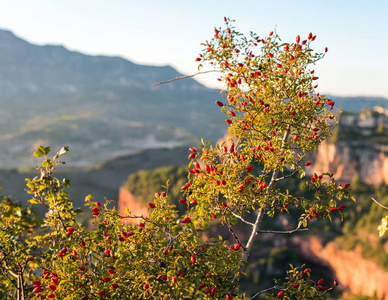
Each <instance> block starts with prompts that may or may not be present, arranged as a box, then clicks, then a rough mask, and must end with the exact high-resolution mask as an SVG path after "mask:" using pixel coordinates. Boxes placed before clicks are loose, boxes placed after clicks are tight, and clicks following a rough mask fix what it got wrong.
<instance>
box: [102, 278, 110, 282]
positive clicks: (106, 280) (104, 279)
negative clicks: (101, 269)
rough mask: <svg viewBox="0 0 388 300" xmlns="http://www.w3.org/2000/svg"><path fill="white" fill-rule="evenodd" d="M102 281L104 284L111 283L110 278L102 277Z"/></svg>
mask: <svg viewBox="0 0 388 300" xmlns="http://www.w3.org/2000/svg"><path fill="white" fill-rule="evenodd" d="M102 280H103V281H105V282H109V281H111V280H112V279H111V278H110V277H103V278H102Z"/></svg>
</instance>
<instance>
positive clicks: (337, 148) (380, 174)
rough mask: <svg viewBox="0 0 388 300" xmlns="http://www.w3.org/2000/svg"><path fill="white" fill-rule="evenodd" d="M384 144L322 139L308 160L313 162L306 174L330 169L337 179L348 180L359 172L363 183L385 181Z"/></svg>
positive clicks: (387, 176) (387, 178)
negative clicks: (333, 142) (335, 141)
mask: <svg viewBox="0 0 388 300" xmlns="http://www.w3.org/2000/svg"><path fill="white" fill-rule="evenodd" d="M386 148H387V147H386V146H382V145H377V144H361V143H356V144H354V145H353V144H350V143H346V142H338V143H336V144H330V143H328V142H323V143H322V144H321V145H320V146H319V147H318V150H317V151H316V152H315V153H314V154H312V155H311V156H310V158H309V160H310V161H311V162H312V163H313V164H312V166H311V167H310V168H308V169H307V170H306V171H307V172H308V173H309V175H311V174H313V173H317V174H321V173H323V172H330V173H332V174H333V175H334V178H335V179H336V180H339V181H342V182H351V181H352V179H353V177H354V176H355V175H356V174H358V175H359V176H360V179H361V181H362V182H365V183H367V184H371V185H374V186H378V185H380V184H381V183H382V182H385V183H386V184H388V156H387V154H386V152H387V150H388V149H386Z"/></svg>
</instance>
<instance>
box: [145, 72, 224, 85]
mask: <svg viewBox="0 0 388 300" xmlns="http://www.w3.org/2000/svg"><path fill="white" fill-rule="evenodd" d="M212 72H221V70H209V71H203V72H198V73H195V74H192V75H185V76H181V77H176V78H174V79H170V80H166V81H161V82H157V83H154V84H153V85H152V86H156V85H160V84H164V83H169V82H172V81H175V80H179V79H185V78H190V77H194V76H197V75H201V74H205V73H212Z"/></svg>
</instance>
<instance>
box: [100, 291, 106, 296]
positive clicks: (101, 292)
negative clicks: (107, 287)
mask: <svg viewBox="0 0 388 300" xmlns="http://www.w3.org/2000/svg"><path fill="white" fill-rule="evenodd" d="M98 294H99V295H100V296H104V295H105V294H106V292H105V291H99V292H98Z"/></svg>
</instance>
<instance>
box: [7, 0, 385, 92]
mask: <svg viewBox="0 0 388 300" xmlns="http://www.w3.org/2000/svg"><path fill="white" fill-rule="evenodd" d="M0 3H1V9H0V28H1V29H7V30H10V31H12V32H13V33H14V34H15V35H17V36H19V37H21V38H23V39H25V40H27V41H28V42H30V43H34V44H38V45H45V44H54V45H64V46H65V47H66V48H67V49H69V50H72V51H78V52H82V53H85V54H90V55H109V56H121V57H124V58H126V59H128V60H130V61H132V62H135V63H138V64H146V65H170V66H172V67H174V68H175V69H177V70H178V71H179V72H181V73H183V74H185V75H189V74H193V73H196V72H197V66H198V63H196V62H195V58H196V57H198V53H200V51H201V50H202V48H203V46H201V43H203V42H205V41H206V40H209V39H211V37H212V36H213V34H214V27H217V28H218V27H221V26H223V24H224V21H223V18H224V16H226V17H228V18H230V19H234V20H235V23H234V24H235V27H236V29H237V30H239V31H241V32H243V33H246V34H248V33H249V31H254V32H255V33H257V34H258V35H259V36H267V35H268V33H269V32H270V31H273V30H274V29H275V28H276V32H277V33H278V34H279V35H280V37H281V38H282V40H283V41H285V42H293V41H294V40H295V37H296V36H297V35H301V37H302V38H303V37H307V35H308V33H309V32H312V33H313V34H316V35H317V39H316V41H315V45H314V44H313V46H312V47H313V49H314V50H316V51H317V52H321V51H322V52H323V49H324V48H325V47H328V49H329V52H328V53H327V55H326V57H325V58H324V59H323V60H321V61H319V62H318V63H317V66H316V68H315V70H316V74H317V76H318V77H319V81H318V83H319V88H318V92H321V93H325V94H331V95H337V96H373V97H376V96H377V97H386V98H388V55H387V54H388V38H387V36H388V18H387V17H386V16H387V15H388V1H386V0H369V1H366V0H363V1H361V0H325V1H319V0H316V1H312V0H308V1H307V0H306V1H305V0H294V1H289V0H272V1H268V0H266V1H262V0H251V1H244V0H239V1H236V0H234V1H230V0H220V1H213V0H207V1H203V0H196V1H189V0H179V1H178V0H177V1H172V0H171V1H169V0H164V1H163V0H137V1H133V0H82V1H79V0H66V1H63V0H39V1H31V0H12V1H9V0H0ZM167 79H170V78H166V80H167ZM196 80H198V81H200V82H201V83H203V84H205V85H206V86H208V87H218V86H217V83H218V82H217V81H216V78H215V75H214V74H213V75H202V76H200V77H196Z"/></svg>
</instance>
